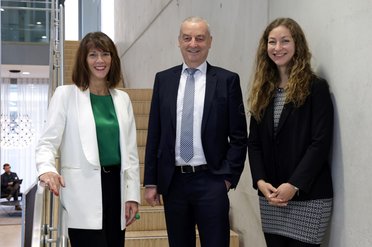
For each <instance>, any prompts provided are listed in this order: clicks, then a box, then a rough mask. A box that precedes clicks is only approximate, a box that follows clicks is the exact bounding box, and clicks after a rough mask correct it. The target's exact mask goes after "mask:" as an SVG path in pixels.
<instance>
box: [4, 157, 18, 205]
mask: <svg viewBox="0 0 372 247" xmlns="http://www.w3.org/2000/svg"><path fill="white" fill-rule="evenodd" d="M3 169H4V173H3V174H1V191H2V194H6V195H7V198H6V199H7V200H8V201H10V199H11V198H12V197H13V198H14V199H13V200H14V202H15V204H16V205H15V209H16V210H22V208H21V206H19V204H18V196H19V190H20V182H21V180H19V178H18V176H17V173H15V172H11V170H10V169H11V167H10V165H9V164H8V163H5V164H4V165H3Z"/></svg>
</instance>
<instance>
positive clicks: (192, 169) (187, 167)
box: [176, 164, 208, 173]
mask: <svg viewBox="0 0 372 247" xmlns="http://www.w3.org/2000/svg"><path fill="white" fill-rule="evenodd" d="M176 170H177V171H179V172H181V173H196V172H200V171H206V170H208V165H206V164H204V165H199V166H190V165H184V166H176Z"/></svg>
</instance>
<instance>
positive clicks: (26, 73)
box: [22, 71, 31, 75]
mask: <svg viewBox="0 0 372 247" xmlns="http://www.w3.org/2000/svg"><path fill="white" fill-rule="evenodd" d="M29 74H31V73H30V72H27V71H25V72H22V75H29Z"/></svg>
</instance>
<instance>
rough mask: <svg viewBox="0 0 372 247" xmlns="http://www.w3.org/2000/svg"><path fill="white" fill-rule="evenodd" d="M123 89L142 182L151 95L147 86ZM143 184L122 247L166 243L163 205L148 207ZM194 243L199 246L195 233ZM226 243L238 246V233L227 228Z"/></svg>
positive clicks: (154, 245) (154, 246)
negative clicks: (135, 216) (136, 211)
mask: <svg viewBox="0 0 372 247" xmlns="http://www.w3.org/2000/svg"><path fill="white" fill-rule="evenodd" d="M122 90H124V91H125V92H127V93H128V94H129V96H130V98H131V101H132V104H133V111H134V115H135V119H136V126H137V145H138V155H139V160H140V167H141V183H143V170H144V157H145V146H146V138H147V124H148V118H149V111H150V102H151V96H152V90H151V89H127V88H124V89H122ZM143 195H144V188H143V187H141V200H142V201H141V206H140V215H141V219H140V220H137V221H136V222H135V223H134V224H132V225H131V226H129V227H128V228H127V230H126V234H125V237H126V241H125V246H126V247H165V246H168V239H167V231H166V225H165V216H164V209H163V207H162V206H156V207H151V206H149V205H148V204H147V203H146V201H145V200H144V196H143ZM197 246H200V243H199V238H198V237H197ZM230 246H231V247H238V246H239V238H238V235H237V234H236V233H234V232H232V231H231V233H230Z"/></svg>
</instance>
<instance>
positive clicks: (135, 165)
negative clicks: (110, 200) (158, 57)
mask: <svg viewBox="0 0 372 247" xmlns="http://www.w3.org/2000/svg"><path fill="white" fill-rule="evenodd" d="M121 93H123V92H121ZM124 96H125V101H126V106H127V109H126V111H127V113H128V125H127V127H128V128H127V129H126V140H127V141H126V149H127V155H128V158H129V168H128V169H125V181H124V182H125V189H126V197H125V199H124V200H125V201H136V202H138V203H140V175H139V159H138V150H137V134H136V123H135V118H134V113H133V107H132V103H131V101H130V99H129V96H128V95H127V94H124Z"/></svg>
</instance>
